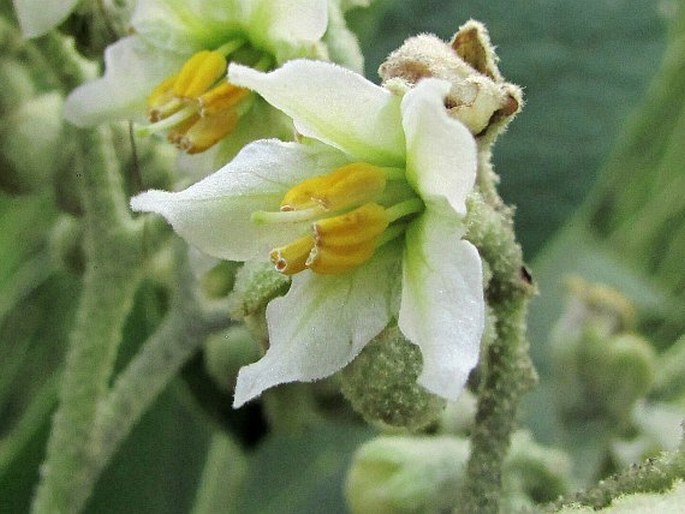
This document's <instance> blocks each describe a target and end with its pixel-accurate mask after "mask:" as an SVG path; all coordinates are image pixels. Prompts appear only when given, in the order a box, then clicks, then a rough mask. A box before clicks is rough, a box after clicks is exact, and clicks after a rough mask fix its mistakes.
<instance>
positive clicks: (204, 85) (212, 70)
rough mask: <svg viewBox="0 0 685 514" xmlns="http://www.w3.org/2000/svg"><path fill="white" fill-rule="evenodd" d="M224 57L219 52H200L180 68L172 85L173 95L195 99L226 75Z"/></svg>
mask: <svg viewBox="0 0 685 514" xmlns="http://www.w3.org/2000/svg"><path fill="white" fill-rule="evenodd" d="M226 66H227V63H226V57H224V56H223V55H222V54H221V53H219V52H210V51H208V50H202V51H201V52H198V53H196V54H195V55H193V56H192V57H191V58H190V59H188V61H187V62H186V63H185V64H184V65H183V68H181V72H180V73H179V74H178V78H177V79H176V82H175V83H174V88H173V89H174V94H175V95H176V96H178V97H181V98H197V97H198V96H200V95H201V94H202V93H204V92H206V91H207V90H208V89H209V88H210V87H212V86H213V85H214V83H215V82H216V81H217V80H218V79H219V78H220V77H221V76H222V75H223V74H224V73H226Z"/></svg>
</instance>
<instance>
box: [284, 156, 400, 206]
mask: <svg viewBox="0 0 685 514" xmlns="http://www.w3.org/2000/svg"><path fill="white" fill-rule="evenodd" d="M387 176H388V175H387V172H386V171H385V170H384V169H383V168H379V167H378V166H373V165H371V164H367V163H364V162H355V163H352V164H347V165H345V166H342V167H340V168H338V169H336V170H335V171H332V172H331V173H328V174H326V175H321V176H318V177H313V178H310V179H307V180H305V181H303V182H301V183H300V184H298V185H297V186H295V187H293V188H292V189H291V190H290V191H288V192H287V193H286V194H285V196H284V197H283V201H282V202H281V210H284V211H291V210H300V209H308V208H311V207H314V206H321V207H323V208H324V209H326V210H332V211H336V210H340V209H345V208H348V207H353V206H355V205H359V204H361V203H364V202H368V201H370V200H373V199H374V198H375V197H376V196H377V195H379V194H380V193H382V192H383V190H384V189H385V184H386V181H387Z"/></svg>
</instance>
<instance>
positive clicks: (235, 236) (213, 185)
mask: <svg viewBox="0 0 685 514" xmlns="http://www.w3.org/2000/svg"><path fill="white" fill-rule="evenodd" d="M325 150H326V151H321V146H318V148H316V149H314V148H311V147H309V146H305V145H300V144H297V143H282V142H281V141H276V140H263V141H257V142H255V143H252V144H250V145H248V146H246V147H245V148H244V149H243V150H242V151H241V152H240V153H239V154H238V155H237V156H236V158H235V159H234V160H233V161H231V162H230V163H229V164H227V165H226V166H224V167H223V168H222V169H220V170H219V171H217V172H216V173H214V174H212V175H210V176H208V177H207V178H205V179H203V180H201V181H200V182H198V183H196V184H194V185H192V186H190V187H189V188H188V189H185V190H183V191H180V192H178V193H169V192H166V191H147V192H145V193H142V194H140V195H138V196H136V197H134V198H132V199H131V208H132V209H133V210H134V211H143V212H154V213H157V214H161V215H162V216H164V217H165V218H166V219H167V221H168V222H169V223H170V224H171V225H172V226H173V228H174V230H175V231H176V232H177V233H178V234H179V235H180V236H181V237H183V238H184V239H185V240H186V241H188V242H189V243H190V244H192V245H194V246H197V247H198V248H199V249H200V250H202V251H203V252H205V253H207V254H209V255H212V256H214V257H218V258H221V259H228V260H234V261H246V260H268V257H269V252H270V251H271V250H272V249H273V248H274V247H276V246H281V245H283V244H286V243H288V242H290V241H292V240H293V239H295V238H296V237H299V236H301V235H302V234H303V233H304V232H306V230H307V228H308V224H307V223H306V222H305V223H287V224H286V223H271V224H256V223H254V222H252V221H251V215H252V213H253V212H254V211H257V210H267V211H278V209H279V205H280V202H281V200H282V198H283V195H284V193H285V192H286V191H287V190H288V189H290V188H291V187H292V186H293V185H294V184H296V183H298V182H300V181H301V180H303V179H305V178H308V177H311V176H315V175H321V174H323V173H327V172H329V171H330V170H332V169H334V168H336V167H338V166H340V165H342V164H343V163H344V162H345V161H344V159H343V158H342V156H341V154H340V153H338V152H334V151H332V150H330V149H325Z"/></svg>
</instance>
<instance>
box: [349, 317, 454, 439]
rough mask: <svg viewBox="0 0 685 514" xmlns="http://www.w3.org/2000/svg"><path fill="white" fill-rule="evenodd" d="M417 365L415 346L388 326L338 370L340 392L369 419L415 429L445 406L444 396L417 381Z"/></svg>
mask: <svg viewBox="0 0 685 514" xmlns="http://www.w3.org/2000/svg"><path fill="white" fill-rule="evenodd" d="M421 368H422V359H421V352H420V350H419V348H418V347H417V346H415V345H413V344H411V343H410V342H409V341H407V339H405V338H404V336H403V335H402V333H401V332H400V330H399V329H398V328H397V327H396V326H391V327H388V328H386V329H385V330H384V331H383V332H381V334H380V335H378V336H377V337H376V338H375V339H374V340H373V341H372V342H371V343H369V344H368V345H367V346H366V348H364V350H363V351H362V352H361V353H360V354H359V355H358V356H357V358H356V359H354V360H353V361H352V362H351V363H350V364H349V365H348V366H347V367H346V368H345V369H344V370H343V371H342V373H341V379H342V380H341V386H342V392H343V394H344V395H345V397H346V398H347V399H348V400H349V401H350V403H351V404H352V407H353V408H354V409H355V410H356V411H357V412H359V413H360V414H361V415H362V416H363V417H364V418H365V419H366V420H367V421H368V422H369V423H374V424H376V425H380V426H391V427H404V428H407V429H409V430H411V431H415V430H419V429H421V428H424V427H425V426H426V425H428V424H430V423H431V422H434V421H436V420H437V418H438V416H440V414H441V413H442V411H443V409H444V407H445V400H443V399H442V398H440V397H438V396H435V395H433V394H431V393H429V392H428V391H426V390H425V389H424V388H423V387H421V386H420V385H419V384H417V382H416V379H417V377H418V376H419V374H420V373H421Z"/></svg>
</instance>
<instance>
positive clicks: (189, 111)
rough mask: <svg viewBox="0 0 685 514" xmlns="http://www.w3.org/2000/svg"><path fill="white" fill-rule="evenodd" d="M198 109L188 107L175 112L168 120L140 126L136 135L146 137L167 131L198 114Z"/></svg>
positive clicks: (136, 129)
mask: <svg viewBox="0 0 685 514" xmlns="http://www.w3.org/2000/svg"><path fill="white" fill-rule="evenodd" d="M196 111H197V109H196V108H195V107H194V106H192V105H187V106H186V107H184V108H183V109H181V110H179V111H177V112H175V113H174V114H172V115H171V116H169V117H168V118H164V119H162V120H159V121H158V122H156V123H151V124H150V125H139V126H137V127H136V128H135V131H134V132H135V133H136V135H137V136H141V137H146V136H149V135H150V134H154V133H155V132H160V131H162V130H167V129H170V128H172V127H174V126H175V125H178V124H179V123H182V122H184V121H185V120H187V119H188V118H190V117H191V116H193V115H194V114H195V113H196Z"/></svg>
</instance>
